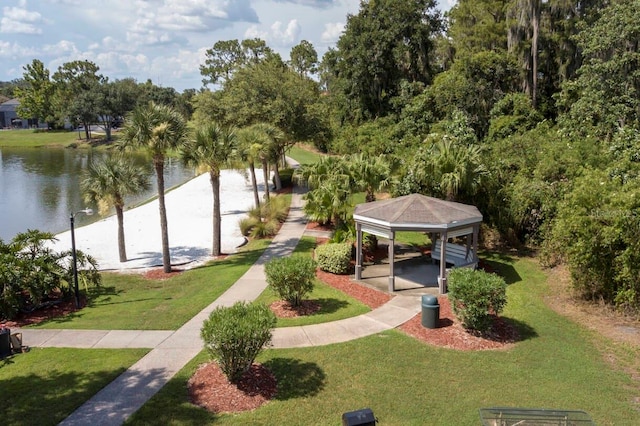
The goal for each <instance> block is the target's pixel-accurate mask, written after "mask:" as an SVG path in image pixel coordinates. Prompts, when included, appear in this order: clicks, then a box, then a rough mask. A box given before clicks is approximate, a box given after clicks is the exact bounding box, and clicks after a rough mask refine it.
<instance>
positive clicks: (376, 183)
mask: <svg viewBox="0 0 640 426" xmlns="http://www.w3.org/2000/svg"><path fill="white" fill-rule="evenodd" d="M348 162H349V172H350V175H351V179H352V180H353V185H354V188H353V189H355V190H358V191H364V192H365V193H366V196H365V201H366V202H367V203H369V202H371V201H375V200H376V194H375V193H376V191H381V190H383V189H384V188H386V187H387V186H389V182H390V175H391V170H390V167H389V163H388V161H387V160H386V159H385V157H384V156H382V155H379V156H372V155H368V154H362V153H359V154H353V155H351V156H350V157H349V159H348Z"/></svg>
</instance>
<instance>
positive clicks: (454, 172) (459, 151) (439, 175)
mask: <svg viewBox="0 0 640 426" xmlns="http://www.w3.org/2000/svg"><path fill="white" fill-rule="evenodd" d="M425 171H426V173H427V176H430V177H431V179H433V183H434V184H435V186H437V187H439V188H440V191H441V192H443V193H444V195H445V197H446V199H447V200H449V201H453V200H455V199H457V198H458V197H459V194H460V193H463V194H466V195H472V194H474V193H475V191H476V190H477V188H478V187H479V185H480V180H481V179H482V177H483V176H485V175H486V173H487V171H486V169H485V167H484V165H483V164H482V161H481V158H480V148H479V147H478V145H462V144H460V143H458V142H457V139H455V138H454V137H450V136H448V135H444V136H442V137H441V138H439V139H438V140H436V141H435V142H434V143H433V144H432V145H431V148H430V149H429V151H428V157H427V160H426V167H425Z"/></svg>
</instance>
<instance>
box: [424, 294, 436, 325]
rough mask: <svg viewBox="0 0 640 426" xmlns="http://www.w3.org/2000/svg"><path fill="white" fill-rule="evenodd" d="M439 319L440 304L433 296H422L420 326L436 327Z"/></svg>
mask: <svg viewBox="0 0 640 426" xmlns="http://www.w3.org/2000/svg"><path fill="white" fill-rule="evenodd" d="M439 319H440V305H439V304H438V298H437V297H435V296H430V295H424V296H422V326H423V327H426V328H437V327H438V320H439Z"/></svg>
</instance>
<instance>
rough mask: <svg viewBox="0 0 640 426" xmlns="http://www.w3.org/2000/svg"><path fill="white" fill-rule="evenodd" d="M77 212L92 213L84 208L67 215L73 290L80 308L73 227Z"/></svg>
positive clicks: (88, 214)
mask: <svg viewBox="0 0 640 426" xmlns="http://www.w3.org/2000/svg"><path fill="white" fill-rule="evenodd" d="M78 213H84V214H86V215H87V216H91V215H92V214H93V210H91V209H87V208H85V209H84V210H80V211H77V212H75V213H73V212H72V213H71V214H70V215H69V222H71V256H72V257H73V291H74V293H75V298H76V309H80V292H79V290H78V258H77V256H76V233H75V228H74V226H73V225H74V222H75V218H76V215H77V214H78Z"/></svg>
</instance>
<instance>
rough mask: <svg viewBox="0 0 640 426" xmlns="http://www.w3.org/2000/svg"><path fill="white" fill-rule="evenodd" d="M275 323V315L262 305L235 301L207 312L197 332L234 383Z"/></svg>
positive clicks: (267, 337) (248, 365)
mask: <svg viewBox="0 0 640 426" xmlns="http://www.w3.org/2000/svg"><path fill="white" fill-rule="evenodd" d="M275 325H276V316H275V314H274V313H273V312H272V311H271V309H269V308H268V307H267V306H266V305H263V304H258V303H246V302H237V303H236V304H235V305H233V306H231V307H224V306H220V307H218V308H216V309H215V310H214V311H213V312H211V315H209V318H208V319H207V320H205V321H204V324H203V325H202V329H201V330H200V336H201V337H202V340H204V344H205V348H206V349H207V351H208V352H209V355H210V356H211V358H212V359H214V360H216V361H217V362H218V364H219V365H220V369H221V370H222V372H223V373H224V374H225V375H226V376H227V378H228V379H229V381H230V382H232V383H237V382H238V381H239V380H240V379H241V378H242V375H243V374H244V373H245V372H246V371H247V370H248V369H249V368H250V367H251V364H253V362H254V361H255V359H256V357H257V356H258V354H259V353H260V351H261V350H262V348H263V347H264V346H265V345H266V344H267V343H269V342H270V341H271V330H272V329H273V328H274V327H275Z"/></svg>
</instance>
